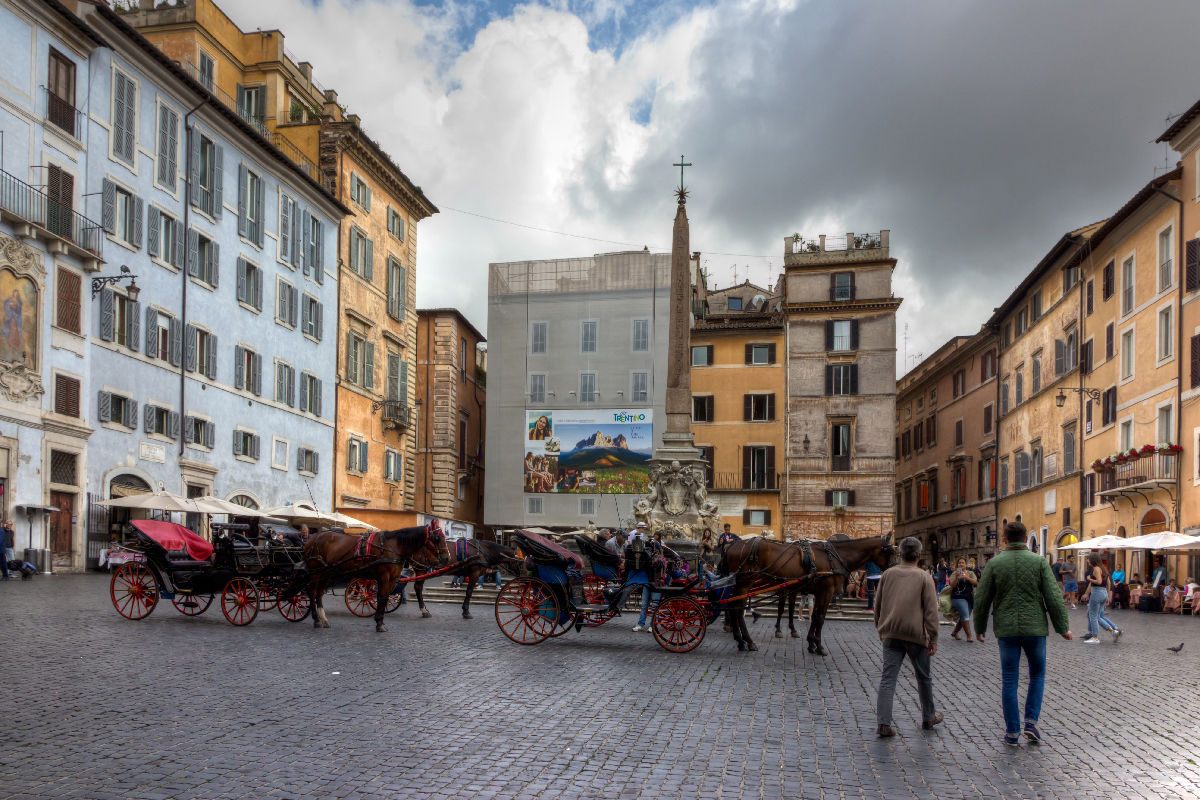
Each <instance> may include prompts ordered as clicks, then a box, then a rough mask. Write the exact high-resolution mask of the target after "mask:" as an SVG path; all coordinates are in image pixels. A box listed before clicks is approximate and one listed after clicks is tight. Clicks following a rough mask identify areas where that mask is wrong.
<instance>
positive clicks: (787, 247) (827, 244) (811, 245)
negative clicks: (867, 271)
mask: <svg viewBox="0 0 1200 800" xmlns="http://www.w3.org/2000/svg"><path fill="white" fill-rule="evenodd" d="M890 234H891V231H879V232H878V233H847V234H846V235H845V236H825V235H824V234H822V235H820V236H818V237H817V238H815V239H810V238H807V237H804V236H801V235H800V234H798V233H797V234H795V235H794V236H788V237H786V238H784V240H783V260H784V263H785V264H816V263H824V262H827V261H875V260H879V259H885V258H887V257H888V246H889V238H890Z"/></svg>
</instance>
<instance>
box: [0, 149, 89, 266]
mask: <svg viewBox="0 0 1200 800" xmlns="http://www.w3.org/2000/svg"><path fill="white" fill-rule="evenodd" d="M0 211H2V212H3V213H4V215H5V216H9V217H14V218H16V219H18V220H20V221H23V222H26V223H28V224H30V225H33V226H36V227H38V228H41V229H42V230H44V231H45V232H46V233H47V234H49V235H50V236H53V237H55V240H58V241H61V242H62V243H63V244H64V245H66V246H68V247H75V248H78V249H79V250H83V251H86V253H87V254H88V255H90V256H91V257H94V258H96V259H100V258H102V257H103V254H104V231H103V230H102V229H101V227H100V225H99V224H98V223H95V222H92V221H91V220H90V219H88V218H87V217H85V216H83V215H82V214H78V213H76V212H75V210H74V209H72V208H71V207H70V206H67V205H63V204H62V203H59V202H58V201H56V200H51V199H50V196H49V195H47V194H46V193H45V192H43V191H41V190H39V189H35V188H33V187H32V186H30V185H29V184H27V183H25V182H24V181H22V180H20V179H18V178H17V177H16V176H15V175H10V174H9V173H7V172H4V171H0ZM48 241H51V240H49V239H48ZM64 252H69V249H68V250H64ZM76 255H79V256H81V257H84V253H77V254H76Z"/></svg>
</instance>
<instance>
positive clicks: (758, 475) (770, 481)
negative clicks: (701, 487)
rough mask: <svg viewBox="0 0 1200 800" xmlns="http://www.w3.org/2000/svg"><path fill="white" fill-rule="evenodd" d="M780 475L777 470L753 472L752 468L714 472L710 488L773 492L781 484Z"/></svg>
mask: <svg viewBox="0 0 1200 800" xmlns="http://www.w3.org/2000/svg"><path fill="white" fill-rule="evenodd" d="M781 477H782V476H781V474H780V473H778V472H755V471H754V470H750V471H749V472H747V471H746V470H739V471H737V472H714V473H713V476H712V486H711V487H710V488H712V489H715V490H717V491H736V492H774V491H777V490H778V489H779V487H780V485H781Z"/></svg>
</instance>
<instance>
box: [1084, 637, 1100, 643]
mask: <svg viewBox="0 0 1200 800" xmlns="http://www.w3.org/2000/svg"><path fill="white" fill-rule="evenodd" d="M1083 643H1084V644H1100V639H1099V637H1096V636H1093V637H1091V638H1090V639H1084V640H1083Z"/></svg>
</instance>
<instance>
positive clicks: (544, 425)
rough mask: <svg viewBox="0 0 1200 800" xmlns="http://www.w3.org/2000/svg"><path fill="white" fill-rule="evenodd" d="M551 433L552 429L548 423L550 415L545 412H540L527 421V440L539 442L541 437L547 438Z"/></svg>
mask: <svg viewBox="0 0 1200 800" xmlns="http://www.w3.org/2000/svg"><path fill="white" fill-rule="evenodd" d="M552 433H554V430H553V427H552V425H551V423H550V417H549V416H548V415H546V414H542V415H541V416H540V417H538V418H537V419H535V420H534V421H533V422H531V423H529V441H531V442H540V441H542V440H543V439H548V438H550V435H551V434H552Z"/></svg>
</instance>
